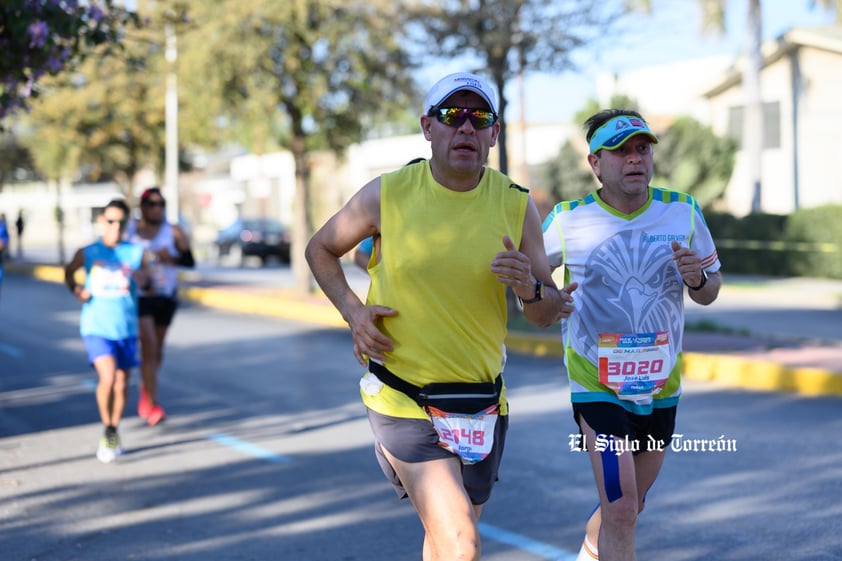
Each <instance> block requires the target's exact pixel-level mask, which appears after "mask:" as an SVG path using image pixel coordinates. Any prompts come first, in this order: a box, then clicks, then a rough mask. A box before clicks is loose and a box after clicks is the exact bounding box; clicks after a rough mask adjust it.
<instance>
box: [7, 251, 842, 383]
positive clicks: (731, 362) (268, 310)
mask: <svg viewBox="0 0 842 561" xmlns="http://www.w3.org/2000/svg"><path fill="white" fill-rule="evenodd" d="M6 271H7V272H8V273H12V274H21V275H29V276H32V277H34V278H37V279H40V280H43V281H48V282H59V283H61V282H64V271H63V269H62V268H61V267H58V266H54V265H20V264H8V265H7V266H6ZM180 296H181V298H183V299H184V300H188V301H191V302H195V303H197V304H200V305H202V306H207V307H212V308H216V309H220V310H227V311H231V312H238V313H248V314H257V315H264V316H270V317H277V318H283V319H289V320H293V321H302V322H306V323H313V324H316V325H324V326H327V327H339V328H344V327H346V323H345V321H344V320H343V319H342V317H341V315H340V314H339V312H338V311H336V309H335V308H334V307H333V306H332V305H330V304H329V303H328V302H326V301H325V302H318V301H315V300H318V298H315V299H314V301H310V302H307V301H301V300H300V299H296V298H295V297H292V296H290V295H287V294H284V293H283V292H277V293H276V292H273V293H253V294H252V293H249V292H243V291H237V290H236V289H234V290H229V289H219V288H205V287H196V286H183V287H182V288H181V290H180ZM506 347H507V348H508V350H509V351H510V352H515V353H521V354H528V355H533V356H540V357H557V358H559V359H561V358H562V357H563V356H564V348H563V345H562V343H561V340H560V338H559V337H558V336H557V335H555V334H554V335H543V334H532V333H525V332H517V331H510V332H509V335H508V337H507V338H506ZM683 376H684V377H685V378H686V379H688V380H696V381H713V382H718V383H722V384H725V385H728V386H734V387H740V388H745V389H751V390H761V391H781V392H793V393H797V394H801V395H807V396H820V395H824V396H842V373H834V372H831V371H829V370H824V369H820V368H811V367H791V366H786V365H781V364H778V363H775V362H773V361H764V360H758V359H754V358H745V357H741V356H738V355H730V354H715V353H696V352H686V353H684V374H683Z"/></svg>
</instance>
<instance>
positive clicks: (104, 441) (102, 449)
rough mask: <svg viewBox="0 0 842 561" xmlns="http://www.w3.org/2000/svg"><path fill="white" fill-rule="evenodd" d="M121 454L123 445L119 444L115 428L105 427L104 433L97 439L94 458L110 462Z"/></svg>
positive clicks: (105, 462) (106, 462)
mask: <svg viewBox="0 0 842 561" xmlns="http://www.w3.org/2000/svg"><path fill="white" fill-rule="evenodd" d="M122 455H123V447H122V446H121V445H120V436H119V435H118V434H117V431H116V429H105V434H104V435H103V437H102V438H101V439H100V441H99V448H98V449H97V451H96V458H97V460H99V461H100V462H102V463H104V464H108V463H111V462H113V461H115V460H116V459H117V457H118V456H122Z"/></svg>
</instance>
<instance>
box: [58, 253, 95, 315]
mask: <svg viewBox="0 0 842 561" xmlns="http://www.w3.org/2000/svg"><path fill="white" fill-rule="evenodd" d="M84 265H85V250H84V249H81V248H80V249H78V250H76V253H75V254H74V255H73V259H71V260H70V263H68V264H67V265H66V266H65V267H64V284H65V285H67V288H68V289H69V290H70V292H71V293H73V296H75V297H76V299H77V300H78V301H79V302H82V303H85V302H87V301H88V300H90V299H91V293H90V292H89V291H88V290H87V289H86V288H85V287H84V286H83V285H80V284H78V283H77V282H76V271H78V270H79V269H81V268H82V267H83V266H84Z"/></svg>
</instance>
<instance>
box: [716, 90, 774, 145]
mask: <svg viewBox="0 0 842 561" xmlns="http://www.w3.org/2000/svg"><path fill="white" fill-rule="evenodd" d="M728 136H730V137H731V138H733V139H734V140H736V141H737V145H738V147H739V148H742V147H743V106H742V105H735V106H733V107H730V108H729V109H728ZM780 147H781V104H780V102H778V101H769V102H767V103H764V104H763V148H764V149H766V148H780Z"/></svg>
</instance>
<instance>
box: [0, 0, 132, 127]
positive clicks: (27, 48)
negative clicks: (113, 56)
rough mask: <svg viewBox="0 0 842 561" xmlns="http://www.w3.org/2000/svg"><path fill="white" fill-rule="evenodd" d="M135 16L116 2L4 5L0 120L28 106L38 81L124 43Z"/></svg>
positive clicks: (45, 0) (28, 0)
mask: <svg viewBox="0 0 842 561" xmlns="http://www.w3.org/2000/svg"><path fill="white" fill-rule="evenodd" d="M130 20H134V21H135V22H136V21H137V20H136V18H135V15H134V14H132V13H130V12H127V11H126V10H124V9H121V8H119V7H116V6H114V5H113V0H102V1H95V0H92V1H89V2H86V3H82V4H78V3H77V2H68V1H62V0H38V1H34V0H4V1H3V2H2V3H0V121H2V120H3V119H4V118H5V117H7V116H9V115H11V114H12V113H13V112H15V111H17V110H19V109H25V108H27V107H28V102H29V99H31V98H35V97H37V96H38V94H39V89H38V87H37V85H38V83H39V81H40V80H41V79H42V78H44V77H45V76H47V75H56V74H59V73H60V72H62V71H65V70H66V69H67V68H68V67H69V66H70V65H72V64H73V63H74V62H75V61H76V60H78V59H79V58H82V57H84V55H85V54H87V53H88V52H89V51H90V50H91V49H93V48H94V47H96V46H98V45H103V46H108V45H112V44H118V43H119V37H120V33H121V32H122V30H123V29H124V27H125V25H126V23H127V22H128V21H130Z"/></svg>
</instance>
